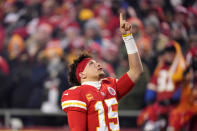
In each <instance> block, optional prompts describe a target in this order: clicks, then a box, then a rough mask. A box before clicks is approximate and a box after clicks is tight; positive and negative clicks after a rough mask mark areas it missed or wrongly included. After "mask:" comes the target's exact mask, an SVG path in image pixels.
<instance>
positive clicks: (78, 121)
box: [67, 111, 86, 131]
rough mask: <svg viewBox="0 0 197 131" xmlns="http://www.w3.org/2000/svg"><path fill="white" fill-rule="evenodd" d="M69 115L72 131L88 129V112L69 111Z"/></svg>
mask: <svg viewBox="0 0 197 131" xmlns="http://www.w3.org/2000/svg"><path fill="white" fill-rule="evenodd" d="M67 116H68V124H69V127H70V131H86V113H84V112H78V111H68V112H67Z"/></svg>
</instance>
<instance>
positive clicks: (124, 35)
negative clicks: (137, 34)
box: [122, 33, 132, 37]
mask: <svg viewBox="0 0 197 131" xmlns="http://www.w3.org/2000/svg"><path fill="white" fill-rule="evenodd" d="M130 35H132V33H129V34H123V35H122V37H127V36H130Z"/></svg>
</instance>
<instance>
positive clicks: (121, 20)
mask: <svg viewBox="0 0 197 131" xmlns="http://www.w3.org/2000/svg"><path fill="white" fill-rule="evenodd" d="M122 22H123V16H122V13H120V23H122Z"/></svg>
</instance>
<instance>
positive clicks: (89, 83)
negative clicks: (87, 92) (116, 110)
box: [81, 81, 101, 90]
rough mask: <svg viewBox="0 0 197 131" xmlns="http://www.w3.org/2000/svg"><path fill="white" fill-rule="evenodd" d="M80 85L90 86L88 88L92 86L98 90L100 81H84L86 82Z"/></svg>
mask: <svg viewBox="0 0 197 131" xmlns="http://www.w3.org/2000/svg"><path fill="white" fill-rule="evenodd" d="M81 85H90V86H93V87H95V88H96V89H98V90H100V88H101V81H86V82H83V83H82V84H81Z"/></svg>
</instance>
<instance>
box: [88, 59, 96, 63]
mask: <svg viewBox="0 0 197 131" xmlns="http://www.w3.org/2000/svg"><path fill="white" fill-rule="evenodd" d="M90 62H94V63H96V60H94V59H91V60H90V61H89V62H88V63H90Z"/></svg>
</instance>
